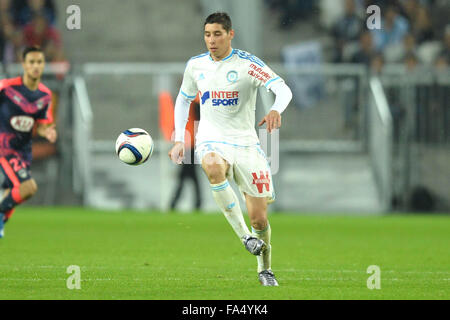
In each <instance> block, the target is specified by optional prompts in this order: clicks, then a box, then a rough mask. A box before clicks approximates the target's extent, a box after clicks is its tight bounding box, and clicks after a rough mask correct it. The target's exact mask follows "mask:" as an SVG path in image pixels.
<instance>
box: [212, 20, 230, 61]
mask: <svg viewBox="0 0 450 320" xmlns="http://www.w3.org/2000/svg"><path fill="white" fill-rule="evenodd" d="M233 37H234V31H233V30H230V31H229V32H227V31H226V30H225V29H224V28H223V26H222V25H221V24H220V23H208V24H206V25H205V44H206V47H207V48H208V51H209V52H210V53H211V57H212V58H213V59H214V60H221V59H223V58H225V57H226V55H227V54H228V53H229V50H230V49H231V40H232V39H233Z"/></svg>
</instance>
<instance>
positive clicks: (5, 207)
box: [0, 178, 37, 218]
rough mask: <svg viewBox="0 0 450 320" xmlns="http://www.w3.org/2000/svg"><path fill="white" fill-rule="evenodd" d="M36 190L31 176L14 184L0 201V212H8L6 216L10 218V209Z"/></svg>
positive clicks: (29, 196)
mask: <svg viewBox="0 0 450 320" xmlns="http://www.w3.org/2000/svg"><path fill="white" fill-rule="evenodd" d="M36 192H37V184H36V181H35V180H34V179H33V178H30V179H28V180H26V181H24V182H22V183H20V184H19V185H16V186H14V187H13V188H12V189H11V190H10V191H9V192H8V194H6V196H4V197H3V200H2V201H1V202H0V212H3V213H5V214H6V213H8V212H9V215H8V216H7V217H8V218H10V217H11V215H12V212H11V210H13V209H14V207H15V206H17V205H18V204H21V203H22V202H24V201H26V200H28V199H29V198H31V197H32V196H33V195H34V194H35V193H36ZM5 216H6V215H5Z"/></svg>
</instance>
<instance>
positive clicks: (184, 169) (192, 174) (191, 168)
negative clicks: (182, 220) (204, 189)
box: [170, 94, 202, 210]
mask: <svg viewBox="0 0 450 320" xmlns="http://www.w3.org/2000/svg"><path fill="white" fill-rule="evenodd" d="M199 120H200V101H199V96H198V94H197V97H196V98H195V99H194V100H193V101H192V103H191V106H190V109H189V118H188V122H187V124H186V130H187V132H188V133H189V135H188V133H186V137H185V140H184V141H185V148H186V155H187V156H188V157H189V160H190V162H188V163H183V164H182V165H181V168H180V171H179V174H178V185H177V189H176V191H175V194H174V196H173V198H172V201H171V203H170V209H171V210H175V208H176V206H177V203H178V201H179V200H180V196H181V193H182V191H183V188H184V185H185V184H186V180H188V179H191V180H192V183H193V185H194V197H195V209H196V210H200V209H201V206H202V193H201V190H200V182H199V179H198V174H197V165H196V164H195V163H194V161H195V156H194V143H195V122H196V121H199Z"/></svg>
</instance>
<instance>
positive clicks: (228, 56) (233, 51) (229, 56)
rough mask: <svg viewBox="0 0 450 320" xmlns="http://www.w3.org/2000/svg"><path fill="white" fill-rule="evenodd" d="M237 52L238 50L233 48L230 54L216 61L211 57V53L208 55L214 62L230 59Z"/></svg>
mask: <svg viewBox="0 0 450 320" xmlns="http://www.w3.org/2000/svg"><path fill="white" fill-rule="evenodd" d="M235 52H236V49H233V48H231V52H230V54H229V55H227V56H226V57H225V58H223V59H222V60H219V61H214V59H213V58H211V53H210V54H209V55H208V57H209V60H211V61H212V62H221V61H227V60H229V59H230V58H231V57H232V56H233V54H234V53H235Z"/></svg>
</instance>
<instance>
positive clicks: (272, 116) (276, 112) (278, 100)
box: [258, 82, 292, 133]
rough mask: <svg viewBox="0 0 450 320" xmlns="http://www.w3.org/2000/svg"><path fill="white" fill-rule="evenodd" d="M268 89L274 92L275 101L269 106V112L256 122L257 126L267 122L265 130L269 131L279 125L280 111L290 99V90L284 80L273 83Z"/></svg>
mask: <svg viewBox="0 0 450 320" xmlns="http://www.w3.org/2000/svg"><path fill="white" fill-rule="evenodd" d="M270 90H272V92H273V93H274V94H275V102H274V104H273V105H272V107H271V108H270V111H269V113H268V114H266V115H265V116H264V118H263V119H262V120H261V121H260V122H259V123H258V126H262V125H263V124H264V123H267V131H268V132H269V133H271V132H272V130H274V129H278V128H279V127H281V113H282V112H283V111H284V110H285V109H286V108H287V106H288V105H289V102H291V100H292V91H291V89H290V88H289V87H288V86H287V85H286V83H284V82H278V83H275V84H274V85H272V86H271V87H270Z"/></svg>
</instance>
